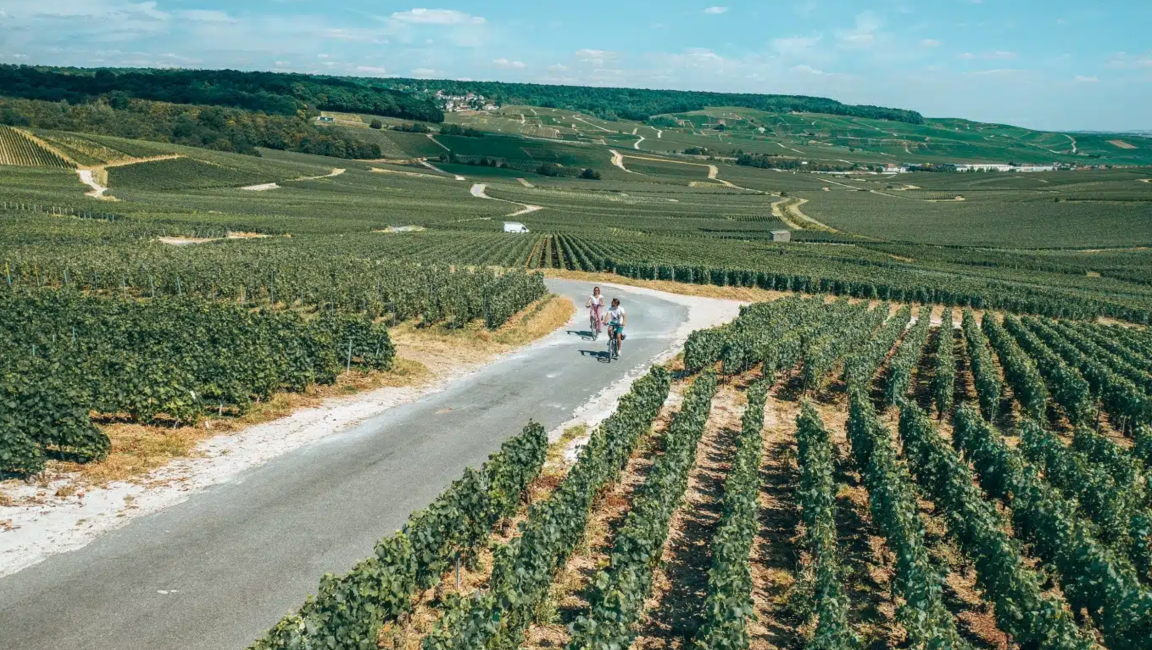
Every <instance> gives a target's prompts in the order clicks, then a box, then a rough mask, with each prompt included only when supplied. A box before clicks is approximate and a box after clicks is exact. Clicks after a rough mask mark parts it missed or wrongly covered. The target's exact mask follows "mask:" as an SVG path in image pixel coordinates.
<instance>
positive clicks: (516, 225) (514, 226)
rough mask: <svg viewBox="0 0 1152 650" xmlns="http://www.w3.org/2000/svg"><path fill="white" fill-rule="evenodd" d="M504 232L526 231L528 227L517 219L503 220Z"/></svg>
mask: <svg viewBox="0 0 1152 650" xmlns="http://www.w3.org/2000/svg"><path fill="white" fill-rule="evenodd" d="M504 232H515V233H522V232H528V229H527V228H525V227H524V224H522V223H520V222H519V221H505V222H504Z"/></svg>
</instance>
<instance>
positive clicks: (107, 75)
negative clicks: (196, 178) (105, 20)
mask: <svg viewBox="0 0 1152 650" xmlns="http://www.w3.org/2000/svg"><path fill="white" fill-rule="evenodd" d="M0 88H3V89H4V94H5V95H9V96H12V97H21V98H25V99H44V100H49V101H54V102H59V101H66V102H68V103H70V104H80V103H85V102H90V101H93V100H95V99H97V98H102V99H106V100H107V102H108V104H109V105H110V106H111V107H112V108H114V109H119V108H123V107H124V106H125V105H127V104H128V103H129V101H128V100H129V99H131V98H135V99H151V100H155V101H160V102H169V103H173V104H206V105H213V106H232V107H235V108H242V109H248V110H254V111H263V112H266V113H269V114H278V115H288V116H294V115H296V114H297V113H298V112H301V111H304V110H309V109H314V108H316V109H320V110H329V111H344V112H348V113H368V114H372V115H388V116H392V117H400V118H405V119H416V120H421V121H426V122H442V121H443V120H444V113H443V112H442V111H440V110H439V109H437V108H436V107H435V106H433V105H432V104H431V102H429V101H425V100H420V99H417V98H415V97H412V96H411V95H407V94H405V93H401V92H397V91H394V90H388V89H385V88H381V87H374V85H373V84H371V83H363V82H359V81H355V80H351V79H342V78H337V77H324V76H315V75H305V74H286V73H280V72H238V71H236V70H177V69H148V70H139V69H132V70H114V69H108V68H101V69H99V70H78V69H76V68H55V69H54V68H42V67H32V66H23V65H20V66H17V65H2V66H0Z"/></svg>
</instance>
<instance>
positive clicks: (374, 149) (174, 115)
mask: <svg viewBox="0 0 1152 650" xmlns="http://www.w3.org/2000/svg"><path fill="white" fill-rule="evenodd" d="M0 124H8V125H11V126H29V127H33V128H39V129H55V130H60V131H77V132H80V133H93V134H98V135H111V136H117V137H121V138H132V139H137V140H151V141H153V142H170V143H173V144H181V145H186V146H190V147H203V148H206V149H213V150H216V151H228V152H233V153H243V154H253V155H259V153H258V152H257V150H256V148H257V147H266V148H268V149H280V150H284V151H297V152H300V153H311V154H317V155H323V156H333V157H336V158H379V157H380V145H377V144H370V143H365V142H361V141H359V140H356V139H354V138H351V137H349V136H347V135H344V134H342V133H339V132H337V131H335V130H332V129H324V128H321V127H318V126H316V125H315V124H312V123H311V122H309V120H308V119H306V118H305V117H300V116H296V115H293V116H290V117H289V116H284V115H269V114H267V113H260V112H255V111H244V110H239V109H234V108H221V107H219V106H189V105H183V104H167V103H161V102H152V101H145V100H138V99H130V100H126V101H125V102H124V103H123V104H122V105H121V107H120V108H115V107H114V106H113V105H112V103H111V102H108V101H105V100H97V101H95V102H92V103H87V104H78V105H71V104H68V103H66V102H47V101H38V100H27V99H4V98H0Z"/></svg>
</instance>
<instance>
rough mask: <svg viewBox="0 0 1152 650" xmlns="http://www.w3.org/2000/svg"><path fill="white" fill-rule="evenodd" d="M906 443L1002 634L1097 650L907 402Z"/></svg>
mask: <svg viewBox="0 0 1152 650" xmlns="http://www.w3.org/2000/svg"><path fill="white" fill-rule="evenodd" d="M966 412H967V413H968V414H969V416H970V417H972V418H977V419H978V416H976V414H975V413H974V412H971V411H966ZM959 417H960V414H959V413H958V414H957V418H959ZM900 437H901V439H902V440H903V442H904V450H905V454H906V455H907V457H908V461H909V466H910V468H911V470H912V473H913V475H914V476H915V477H916V480H917V482H918V483H919V485H920V487H921V489H922V491H923V493H924V496H925V497H927V498H929V499H931V500H932V501H933V502H934V503H935V505H936V508H937V512H939V513H941V514H942V515H943V516H944V519H945V521H946V522H947V524H948V534H949V536H950V537H952V539H953V540H955V542H956V544H957V545H958V546H959V547H960V550H961V551H962V552H963V553H964V554H965V555H966V556H967V557H968V559H969V560H970V561H972V563H973V564H974V565H975V568H976V583H977V585H978V586H979V587H980V588H981V589H982V590H983V592H984V596H985V597H986V598H987V599H989V600H991V601H992V602H993V603H994V604H995V607H996V622H997V624H998V626H999V628H1000V629H1001V630H1003V631H1005V632H1007V633H1008V634H1011V635H1012V636H1013V637H1014V639H1015V640H1016V642H1017V643H1019V644H1020V645H1021V647H1025V648H1037V649H1042V650H1089V648H1092V647H1093V644H1092V642H1091V641H1090V640H1089V639H1088V638H1086V636H1085V635H1084V634H1083V632H1081V631H1080V629H1079V628H1078V627H1077V626H1076V623H1075V622H1074V621H1073V620H1072V616H1071V615H1070V614H1069V613H1068V612H1067V611H1066V610H1065V609H1064V608H1065V604H1064V603H1063V602H1062V600H1060V599H1059V598H1057V597H1054V596H1051V595H1046V594H1045V593H1044V589H1042V584H1043V581H1042V579H1041V577H1040V576H1039V575H1038V574H1037V573H1036V572H1035V571H1033V570H1032V569H1029V568H1028V567H1027V566H1026V565H1025V563H1024V558H1023V556H1022V555H1021V552H1020V548H1019V545H1018V544H1017V543H1016V542H1014V541H1013V540H1012V539H1011V538H1010V537H1009V536H1008V535H1007V534H1006V533H1005V532H1004V523H1005V522H1004V520H1003V518H1002V517H1001V516H1000V514H999V513H998V512H997V511H996V508H995V507H994V506H993V505H992V503H991V502H989V501H988V500H986V499H985V498H984V494H983V492H982V491H981V490H980V488H978V487H977V486H976V485H975V484H974V483H973V480H972V472H971V470H969V469H968V466H967V464H966V463H964V461H963V460H961V458H960V456H959V455H958V454H957V453H956V452H955V451H953V450H952V449H951V448H950V447H948V445H947V443H946V442H945V440H944V438H942V437H941V436H939V435H938V434H937V433H936V431H935V430H934V429H933V427H932V423H931V422H930V421H929V420H928V418H927V417H926V416H925V415H924V413H923V411H921V410H920V409H919V408H918V407H917V406H916V405H914V404H910V403H908V402H905V403H904V405H903V406H901V410H900Z"/></svg>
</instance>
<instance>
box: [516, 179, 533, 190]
mask: <svg viewBox="0 0 1152 650" xmlns="http://www.w3.org/2000/svg"><path fill="white" fill-rule="evenodd" d="M516 180H517V181H519V182H520V184H521V185H523V186H524V187H527V188H528V189H532V188H534V187H536V186H535V185H533V184H532V183H529V182H528V179H526V178H517V179H516Z"/></svg>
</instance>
